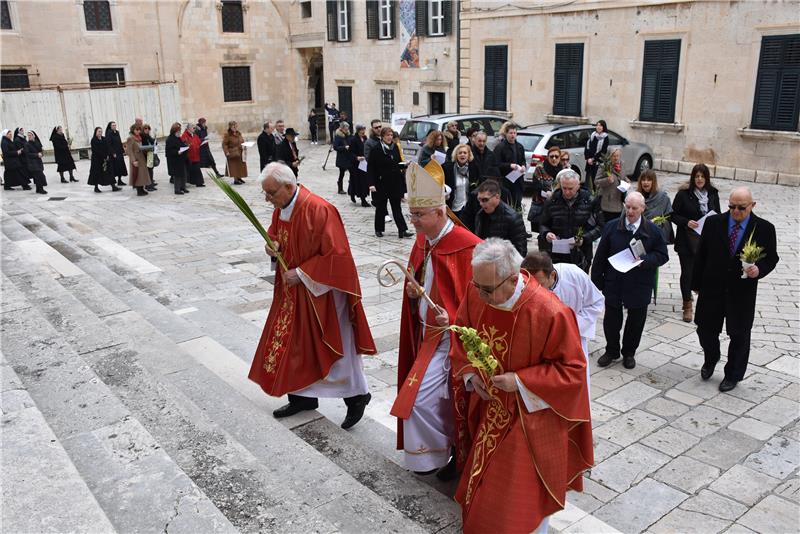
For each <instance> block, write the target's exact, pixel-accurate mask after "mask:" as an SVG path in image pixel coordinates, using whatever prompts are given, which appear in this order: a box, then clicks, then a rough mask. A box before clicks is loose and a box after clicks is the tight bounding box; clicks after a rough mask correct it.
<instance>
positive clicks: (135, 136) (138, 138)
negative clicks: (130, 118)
mask: <svg viewBox="0 0 800 534" xmlns="http://www.w3.org/2000/svg"><path fill="white" fill-rule="evenodd" d="M131 137H133V138H134V139H136V140H137V141H138V142H139V143H141V142H142V136H141V135H136V134H131Z"/></svg>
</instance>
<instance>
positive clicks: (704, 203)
mask: <svg viewBox="0 0 800 534" xmlns="http://www.w3.org/2000/svg"><path fill="white" fill-rule="evenodd" d="M694 196H696V197H697V201H698V202H699V203H700V213H702V214H703V215H705V214H706V213H708V191H707V190H705V189H703V190H700V189H695V190H694Z"/></svg>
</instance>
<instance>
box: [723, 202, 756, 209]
mask: <svg viewBox="0 0 800 534" xmlns="http://www.w3.org/2000/svg"><path fill="white" fill-rule="evenodd" d="M752 205H753V203H752V202H750V203H749V204H744V205H741V206H740V205H738V204H728V208H729V209H730V210H731V211H734V210H739V211H745V210H746V209H747V208H749V207H750V206H752Z"/></svg>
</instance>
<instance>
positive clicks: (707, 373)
mask: <svg viewBox="0 0 800 534" xmlns="http://www.w3.org/2000/svg"><path fill="white" fill-rule="evenodd" d="M716 366H717V364H716V363H714V364H712V365H708V364H707V363H704V364H703V367H701V368H700V378H702V379H703V380H708V379H709V378H711V375H713V374H714V368H715V367H716Z"/></svg>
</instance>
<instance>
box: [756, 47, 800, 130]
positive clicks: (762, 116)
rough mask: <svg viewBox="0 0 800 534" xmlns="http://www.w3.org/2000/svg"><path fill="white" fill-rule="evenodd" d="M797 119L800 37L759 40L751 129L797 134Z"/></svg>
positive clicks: (799, 94) (799, 105)
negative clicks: (759, 48)
mask: <svg viewBox="0 0 800 534" xmlns="http://www.w3.org/2000/svg"><path fill="white" fill-rule="evenodd" d="M798 116H800V35H798V34H795V35H776V36H769V37H763V38H762V39H761V53H760V56H759V60H758V76H757V78H756V92H755V98H754V101H753V118H752V120H751V122H750V127H751V128H759V129H764V130H781V131H797V129H798Z"/></svg>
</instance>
